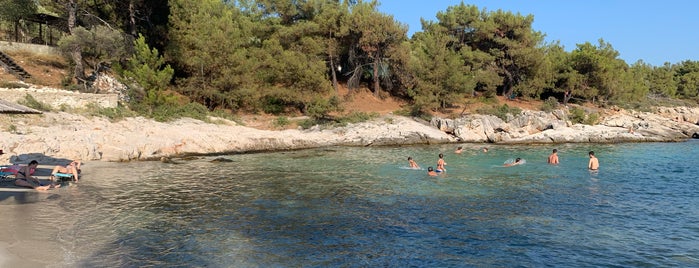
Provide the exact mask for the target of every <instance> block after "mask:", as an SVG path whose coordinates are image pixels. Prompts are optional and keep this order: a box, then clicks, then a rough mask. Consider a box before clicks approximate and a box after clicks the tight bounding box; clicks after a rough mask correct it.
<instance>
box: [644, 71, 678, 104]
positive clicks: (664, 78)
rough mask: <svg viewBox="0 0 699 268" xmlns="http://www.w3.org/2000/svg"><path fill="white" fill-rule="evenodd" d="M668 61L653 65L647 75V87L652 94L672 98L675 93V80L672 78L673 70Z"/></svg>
mask: <svg viewBox="0 0 699 268" xmlns="http://www.w3.org/2000/svg"><path fill="white" fill-rule="evenodd" d="M672 68H673V67H672V65H671V64H670V63H665V64H664V65H663V66H658V67H653V69H652V71H651V73H650V75H649V77H648V80H649V81H648V82H649V89H650V92H651V93H652V94H655V95H659V96H662V97H666V98H674V97H675V96H676V95H677V82H676V81H675V79H674V71H673V70H672Z"/></svg>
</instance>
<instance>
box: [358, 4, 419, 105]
mask: <svg viewBox="0 0 699 268" xmlns="http://www.w3.org/2000/svg"><path fill="white" fill-rule="evenodd" d="M377 5H378V2H377V1H376V0H372V1H369V2H364V1H358V2H357V4H356V5H354V6H352V9H351V13H350V24H349V26H350V34H349V36H350V37H349V38H350V39H351V41H350V42H351V45H350V50H351V51H350V52H349V56H350V60H349V61H350V64H351V65H352V66H351V67H352V68H353V69H354V70H353V71H352V76H351V78H350V80H349V82H348V83H349V86H350V88H354V87H356V86H357V85H358V84H359V81H360V80H361V79H362V77H364V76H367V77H370V78H371V82H372V83H371V88H372V89H373V91H374V94H375V95H376V96H379V93H380V92H381V80H382V79H383V80H384V84H390V82H391V81H390V79H391V77H392V74H391V68H392V67H394V66H397V65H398V64H402V63H404V61H403V59H398V61H392V59H391V55H405V54H402V53H401V50H402V49H403V48H404V47H403V46H402V43H403V42H404V41H406V40H407V35H406V33H407V27H406V26H405V25H402V24H400V23H398V22H396V21H395V20H394V19H393V16H388V15H385V14H382V13H380V12H378V11H377V9H376V6H377Z"/></svg>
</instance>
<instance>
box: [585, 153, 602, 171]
mask: <svg viewBox="0 0 699 268" xmlns="http://www.w3.org/2000/svg"><path fill="white" fill-rule="evenodd" d="M588 155H589V156H590V162H588V163H587V168H588V169H590V170H598V169H599V160H597V157H595V152H593V151H590V152H589V153H588Z"/></svg>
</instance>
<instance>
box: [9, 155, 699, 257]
mask: <svg viewBox="0 0 699 268" xmlns="http://www.w3.org/2000/svg"><path fill="white" fill-rule="evenodd" d="M456 146H457V145H454V144H451V145H430V146H406V147H363V148H359V147H332V148H322V149H311V150H300V151H283V152H271V153H256V154H238V155H225V156H212V157H201V158H197V159H194V160H187V161H185V160H177V162H178V163H175V164H171V163H161V162H131V163H99V162H98V163H95V162H93V163H88V164H86V165H85V166H83V170H84V179H83V180H82V181H80V182H79V183H78V184H74V185H70V186H69V185H66V187H64V188H61V189H57V190H54V191H52V192H51V193H49V194H34V193H27V195H34V197H33V198H26V199H24V202H25V203H26V204H23V205H21V206H18V207H21V208H22V209H27V210H35V211H37V212H36V213H37V215H39V214H40V215H41V216H40V217H39V216H36V217H33V218H32V221H33V222H31V223H28V224H27V226H28V227H26V228H37V231H40V230H39V229H41V230H46V228H55V230H57V231H55V233H53V234H52V235H51V237H48V238H44V239H51V240H57V241H58V242H57V243H58V244H59V245H60V247H61V252H63V254H62V256H61V258H60V259H61V262H60V263H57V264H56V266H58V267H76V266H77V267H142V266H151V267H335V266H341V267H473V266H475V267H512V266H521V267H541V266H550V267H566V266H573V267H668V266H675V267H691V266H693V267H698V266H699V160H697V157H698V156H699V142H697V141H688V142H680V143H629V144H563V145H521V146H512V145H487V146H486V145H482V144H479V145H470V144H465V145H462V146H464V152H463V153H461V154H455V153H454V149H455V148H456ZM482 147H488V149H489V151H488V152H487V153H484V152H483V151H482V150H481V149H482ZM554 148H556V149H558V152H559V153H558V154H559V158H560V162H561V163H560V164H559V165H556V166H553V165H548V164H547V163H546V158H547V157H548V155H549V154H550V153H551V150H552V149H554ZM588 151H594V152H595V154H596V155H597V157H598V158H599V162H600V170H599V171H593V172H591V171H588V169H587V163H588V160H589V158H588ZM439 153H443V154H444V159H445V162H446V163H447V166H446V169H447V172H446V173H445V174H441V175H439V176H436V177H430V176H428V175H427V171H426V169H427V167H429V166H436V162H437V159H438V154H439ZM408 156H411V157H413V158H414V159H415V160H416V161H417V163H418V164H419V165H420V167H421V169H417V170H414V169H409V168H407V166H408V161H407V157H408ZM518 157H519V158H522V159H524V160H525V164H522V165H518V166H513V167H504V166H503V164H504V163H506V162H508V161H512V159H515V158H518ZM214 159H218V160H221V159H223V160H229V162H228V161H227V162H221V161H212V160H214ZM37 196H38V197H37ZM6 203H7V201H5V203H1V204H6ZM32 239H40V238H36V237H35V238H32Z"/></svg>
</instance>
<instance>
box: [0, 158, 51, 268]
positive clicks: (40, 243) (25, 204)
mask: <svg viewBox="0 0 699 268" xmlns="http://www.w3.org/2000/svg"><path fill="white" fill-rule="evenodd" d="M52 168H53V165H39V167H38V168H37V169H36V172H35V173H34V177H37V178H39V179H40V181H41V182H42V183H44V184H46V183H49V180H48V175H49V174H50V173H51V169H52ZM52 191H54V190H48V191H37V190H34V189H30V188H25V187H18V186H15V185H14V179H5V180H2V181H1V182H0V215H2V216H1V217H0V226H2V228H0V267H18V268H23V267H61V266H62V265H61V264H60V263H61V262H62V261H63V260H64V256H63V254H64V253H63V250H62V249H61V247H60V244H59V243H58V242H56V237H57V235H58V229H57V228H44V227H42V228H41V230H42V231H41V232H36V231H33V230H35V229H36V228H23V226H27V225H30V224H33V223H34V222H36V219H41V218H43V217H44V215H42V214H43V213H42V211H45V208H42V205H43V202H42V201H44V200H46V199H50V198H52V196H53V195H54V194H53V193H52Z"/></svg>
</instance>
